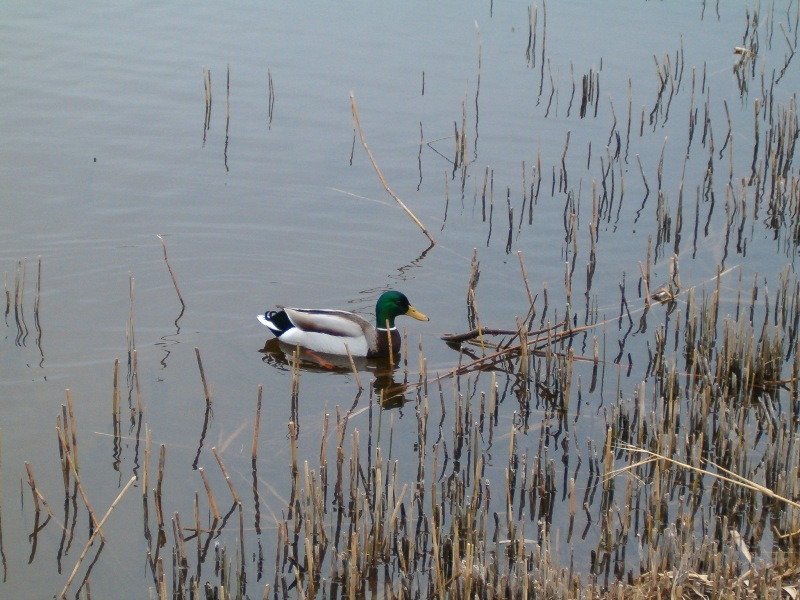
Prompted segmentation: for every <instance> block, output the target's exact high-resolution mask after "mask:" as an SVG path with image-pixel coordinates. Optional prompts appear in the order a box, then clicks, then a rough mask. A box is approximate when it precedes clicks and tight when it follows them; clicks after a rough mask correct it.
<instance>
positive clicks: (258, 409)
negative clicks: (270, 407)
mask: <svg viewBox="0 0 800 600" xmlns="http://www.w3.org/2000/svg"><path fill="white" fill-rule="evenodd" d="M263 390H264V386H263V385H261V384H260V383H259V384H258V399H257V400H256V422H255V423H254V424H253V446H252V448H251V449H250V457H251V458H252V459H253V460H255V459H256V454H257V451H258V429H259V427H260V423H261V393H262V392H263Z"/></svg>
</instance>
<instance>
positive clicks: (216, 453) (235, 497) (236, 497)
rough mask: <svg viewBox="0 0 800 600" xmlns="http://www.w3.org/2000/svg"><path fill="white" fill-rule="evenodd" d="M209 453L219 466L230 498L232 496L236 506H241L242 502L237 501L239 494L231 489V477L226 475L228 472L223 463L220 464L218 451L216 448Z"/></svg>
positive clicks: (234, 489)
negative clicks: (212, 454)
mask: <svg viewBox="0 0 800 600" xmlns="http://www.w3.org/2000/svg"><path fill="white" fill-rule="evenodd" d="M211 452H213V453H214V458H216V459H217V463H218V464H219V469H220V471H222V475H223V476H224V477H225V481H226V483H227V484H228V488H230V490H231V496H233V500H234V502H236V504H237V505H241V504H242V502H241V501H240V500H239V494H237V493H236V488H235V487H233V481H231V476H230V475H228V470H227V469H226V468H225V463H223V462H222V457H221V456H220V455H219V451H218V450H217V448H216V447H212V448H211Z"/></svg>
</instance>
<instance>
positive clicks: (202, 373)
mask: <svg viewBox="0 0 800 600" xmlns="http://www.w3.org/2000/svg"><path fill="white" fill-rule="evenodd" d="M194 353H195V354H196V355H197V366H198V367H200V380H201V381H202V382H203V393H204V394H205V397H206V405H209V404H211V394H210V393H209V391H208V384H207V383H206V372H205V370H203V361H202V360H201V359H200V348H198V347H197V346H195V347H194Z"/></svg>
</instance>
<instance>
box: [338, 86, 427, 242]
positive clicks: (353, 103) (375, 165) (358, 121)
mask: <svg viewBox="0 0 800 600" xmlns="http://www.w3.org/2000/svg"><path fill="white" fill-rule="evenodd" d="M350 105H351V106H352V109H353V119H355V122H356V125H357V126H358V135H359V137H360V138H361V145H362V146H363V147H364V150H365V151H366V153H367V156H369V160H370V161H371V162H372V166H373V168H374V169H375V172H376V173H377V174H378V179H380V180H381V184H382V185H383V189H385V190H386V192H387V193H388V194H389V195H390V196H391V197H392V198H394V200H395V202H397V203H398V204H399V205H400V207H401V208H402V209H403V210H404V211H406V214H407V215H408V216H409V217H411V218H412V219H413V220H414V222H415V223H416V224H417V227H419V228H420V229H421V230H422V233H424V234H425V235H426V236H427V237H428V239H429V240H430V242H431V245H433V244H435V243H436V240H434V239H433V238H432V237H431V234H430V233H428V230H427V229H426V228H425V226H424V225H423V224H422V222H421V221H420V220H419V219H418V218H417V217H416V216H414V213H412V212H411V210H410V209H409V208H408V207H407V206H406V205H405V204H404V203H403V201H402V200H400V198H399V197H398V196H397V194H395V193H394V192H393V191H392V190H391V189H390V188H389V184H387V183H386V180H385V179H384V178H383V174H382V173H381V170H380V168H379V167H378V163H377V162H376V161H375V157H374V156H372V152H371V151H370V149H369V146H367V140H366V139H365V138H364V132H363V130H362V129H361V119H360V118H359V116H358V107H357V106H356V99H355V96H354V95H353V92H350Z"/></svg>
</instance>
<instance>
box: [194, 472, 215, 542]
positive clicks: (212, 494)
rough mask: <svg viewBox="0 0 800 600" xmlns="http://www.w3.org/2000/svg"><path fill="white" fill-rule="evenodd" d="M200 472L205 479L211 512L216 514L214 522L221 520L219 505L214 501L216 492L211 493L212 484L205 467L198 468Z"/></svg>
mask: <svg viewBox="0 0 800 600" xmlns="http://www.w3.org/2000/svg"><path fill="white" fill-rule="evenodd" d="M197 470H198V471H200V477H202V478H203V485H204V486H205V488H206V495H207V496H208V504H209V506H210V507H211V512H212V513H214V521H219V520H220V514H219V510H218V509H217V503H216V501H215V500H214V492H212V491H211V484H210V483H209V482H208V475H206V471H205V469H203V467H198V468H197ZM197 533H198V536H199V534H200V530H199V529H198V530H197Z"/></svg>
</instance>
